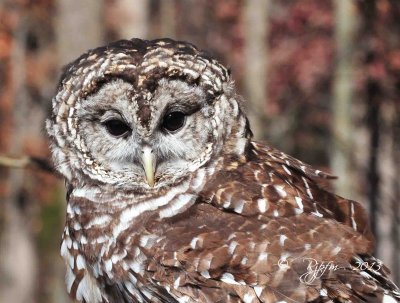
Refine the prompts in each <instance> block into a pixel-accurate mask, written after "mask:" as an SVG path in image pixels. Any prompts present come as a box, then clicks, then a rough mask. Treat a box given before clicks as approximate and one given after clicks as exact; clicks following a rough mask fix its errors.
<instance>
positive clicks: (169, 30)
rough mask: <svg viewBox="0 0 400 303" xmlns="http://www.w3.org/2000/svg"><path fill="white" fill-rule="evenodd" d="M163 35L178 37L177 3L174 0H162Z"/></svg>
mask: <svg viewBox="0 0 400 303" xmlns="http://www.w3.org/2000/svg"><path fill="white" fill-rule="evenodd" d="M160 19H161V20H160V21H161V22H160V27H161V36H162V37H167V38H174V37H176V3H175V1H174V0H163V1H160Z"/></svg>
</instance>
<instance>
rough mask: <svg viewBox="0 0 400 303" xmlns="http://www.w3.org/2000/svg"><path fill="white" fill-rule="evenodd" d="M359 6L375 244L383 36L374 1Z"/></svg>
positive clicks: (368, 181) (370, 195)
mask: <svg viewBox="0 0 400 303" xmlns="http://www.w3.org/2000/svg"><path fill="white" fill-rule="evenodd" d="M359 5H360V12H361V18H362V23H363V24H362V29H363V31H362V32H361V33H360V34H361V39H362V40H363V41H365V42H364V45H363V47H364V49H363V51H364V54H363V59H364V62H363V64H364V67H365V69H366V71H367V80H366V82H365V88H364V92H365V101H366V105H367V114H366V122H367V129H368V132H369V147H368V149H369V159H368V172H367V194H368V202H369V214H370V222H371V229H372V232H373V234H374V235H375V237H376V246H377V247H379V246H380V240H381V237H380V233H379V232H378V217H379V216H378V213H379V211H380V209H379V203H378V199H379V198H380V194H381V193H380V174H379V161H378V157H379V151H380V142H381V127H380V126H381V125H380V124H381V120H380V117H381V103H382V101H383V99H384V98H385V97H384V92H383V89H382V84H381V83H380V80H381V79H380V75H379V74H377V73H376V71H377V68H383V67H382V65H383V62H382V61H383V60H384V58H383V57H384V55H383V53H382V46H383V45H382V40H381V38H382V37H379V36H380V35H379V34H378V15H377V7H376V5H377V4H376V1H375V0H365V1H363V2H362V3H360V4H359Z"/></svg>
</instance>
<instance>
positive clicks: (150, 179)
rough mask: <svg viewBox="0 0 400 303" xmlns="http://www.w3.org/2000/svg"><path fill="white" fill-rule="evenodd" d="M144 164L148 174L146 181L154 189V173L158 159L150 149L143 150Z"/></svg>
mask: <svg viewBox="0 0 400 303" xmlns="http://www.w3.org/2000/svg"><path fill="white" fill-rule="evenodd" d="M142 164H143V168H144V172H145V174H146V180H147V183H148V184H149V186H150V187H154V173H155V168H156V158H155V156H154V153H153V151H152V149H151V148H150V147H144V148H143V150H142Z"/></svg>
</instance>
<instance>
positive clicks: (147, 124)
mask: <svg viewBox="0 0 400 303" xmlns="http://www.w3.org/2000/svg"><path fill="white" fill-rule="evenodd" d="M143 94H144V95H145V96H143ZM146 98H147V99H148V100H147V99H146ZM206 101H207V100H206V96H205V94H204V91H203V90H202V89H201V88H200V87H198V86H191V85H188V84H187V83H185V82H183V81H180V80H168V79H162V80H160V82H159V83H158V85H157V88H156V90H155V91H154V92H153V93H150V92H143V93H137V92H136V90H135V87H134V86H132V84H130V83H127V82H124V81H123V80H115V81H112V82H110V83H107V84H105V85H104V86H102V87H101V88H100V89H99V91H98V92H96V93H95V94H93V95H91V96H89V97H87V99H86V100H84V101H83V102H82V106H81V107H80V108H79V109H77V112H76V117H77V119H78V125H79V130H78V131H79V132H80V134H81V137H82V138H85V145H86V147H87V149H88V152H89V154H91V155H92V157H93V158H94V159H96V162H97V164H98V165H99V166H101V167H102V168H103V169H104V170H106V171H107V172H108V174H109V175H110V180H109V182H115V181H114V180H118V181H117V182H118V184H119V185H120V186H124V187H132V186H138V187H141V188H148V187H153V186H154V187H160V186H164V185H168V184H169V183H174V182H177V181H178V180H179V179H180V178H182V177H185V175H186V174H187V173H190V172H193V171H194V170H196V169H197V168H198V167H199V166H201V165H204V164H205V163H207V162H208V161H209V159H210V156H211V151H212V150H213V148H212V147H213V142H214V141H215V140H219V139H222V138H220V137H222V136H223V132H222V131H221V132H218V131H217V132H214V129H215V127H216V124H215V122H214V123H212V121H215V116H214V114H215V111H214V110H213V107H212V106H211V105H210V104H208V103H207V102H206ZM223 129H224V128H221V130H223ZM214 134H215V135H216V137H214Z"/></svg>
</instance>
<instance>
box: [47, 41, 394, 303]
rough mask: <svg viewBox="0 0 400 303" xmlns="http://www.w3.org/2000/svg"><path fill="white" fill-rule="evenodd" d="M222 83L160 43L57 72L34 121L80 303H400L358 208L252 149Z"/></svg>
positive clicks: (222, 74) (174, 45) (303, 171)
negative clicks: (58, 187)
mask: <svg viewBox="0 0 400 303" xmlns="http://www.w3.org/2000/svg"><path fill="white" fill-rule="evenodd" d="M240 100H241V98H240V97H239V96H238V95H237V93H236V91H235V87H234V83H233V81H232V79H231V76H230V73H229V71H228V70H227V69H226V68H225V67H224V66H223V65H221V64H220V63H219V62H218V61H217V60H215V59H214V58H213V57H211V56H210V55H209V54H207V53H206V52H204V51H201V50H199V49H197V48H196V47H195V46H193V45H192V44H189V43H186V42H179V41H173V40H170V39H158V40H150V41H149V40H140V39H132V40H121V41H118V42H114V43H112V44H109V45H107V46H105V47H100V48H96V49H93V50H90V51H88V52H87V53H85V54H83V55H82V56H81V57H79V58H78V59H76V60H75V61H74V62H72V63H71V64H69V65H68V66H66V68H65V70H64V73H63V74H62V76H61V80H60V83H59V86H58V90H57V93H56V96H55V97H54V99H53V102H52V113H51V116H50V117H49V119H48V120H47V122H46V128H47V132H48V134H49V139H50V142H51V150H52V155H53V160H54V164H55V167H56V169H57V170H58V171H59V172H60V173H61V174H62V175H63V176H64V178H65V180H66V186H67V210H66V224H65V229H64V231H63V235H62V244H61V255H62V257H63V258H64V260H65V263H66V268H67V272H66V285H67V290H68V292H69V294H70V295H71V297H72V298H73V299H75V300H76V301H78V302H86V303H100V302H102V303H106V302H107V303H117V302H127V303H128V302H181V303H183V302H186V303H193V302H201V303H203V302H228V303H233V302H235V303H239V302H245V303H255V302H269V303H270V302H288V303H293V302H384V303H392V302H398V301H399V300H400V293H399V289H398V288H397V287H396V286H395V285H394V284H393V282H391V281H390V279H389V277H388V269H387V268H386V267H385V266H384V265H383V264H382V263H381V262H380V261H379V260H377V259H375V258H374V257H373V256H372V255H371V253H372V250H373V238H372V236H371V232H370V230H369V227H368V223H367V216H366V213H365V211H364V210H363V209H362V207H361V206H360V204H359V203H357V202H354V201H350V200H347V199H344V198H341V197H339V196H336V195H334V194H332V193H330V192H328V191H326V190H325V189H324V186H322V184H323V182H324V179H329V178H331V176H330V175H329V174H327V173H324V172H321V171H319V170H315V169H313V168H312V167H310V166H309V165H307V164H304V163H303V162H301V161H299V160H296V159H294V158H292V157H291V156H289V155H286V154H285V153H283V152H280V151H278V150H276V149H274V148H272V147H269V146H268V145H265V144H263V143H259V142H255V141H253V140H252V132H251V129H250V125H249V121H248V119H247V118H246V115H245V112H244V106H243V104H242V102H241V101H240Z"/></svg>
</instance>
